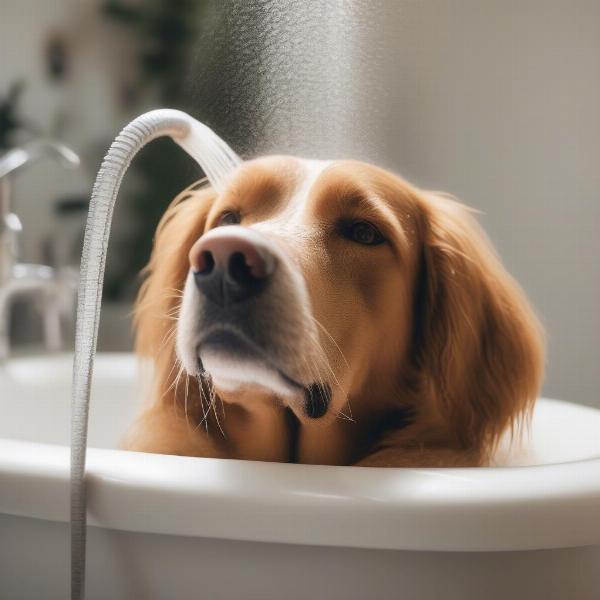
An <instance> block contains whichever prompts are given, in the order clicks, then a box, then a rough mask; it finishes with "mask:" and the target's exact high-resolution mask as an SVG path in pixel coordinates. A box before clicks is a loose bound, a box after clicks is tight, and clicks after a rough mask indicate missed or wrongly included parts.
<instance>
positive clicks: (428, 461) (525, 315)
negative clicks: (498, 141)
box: [123, 156, 544, 467]
mask: <svg viewBox="0 0 600 600" xmlns="http://www.w3.org/2000/svg"><path fill="white" fill-rule="evenodd" d="M145 276H146V279H145V281H144V283H143V285H142V287H141V291H140V294H139V298H138V301H137V304H136V309H135V326H136V329H137V338H136V339H137V341H136V349H137V352H138V353H139V354H140V355H141V356H142V357H145V358H149V359H151V360H150V362H151V364H152V369H153V384H152V390H151V391H150V393H149V395H148V398H147V400H146V402H145V404H144V406H143V409H142V411H141V412H140V414H139V416H138V418H137V419H136V420H135V422H134V423H133V424H132V426H131V428H130V429H129V431H128V433H127V434H126V437H125V440H124V442H123V447H124V448H126V449H129V450H135V451H143V452H157V453H165V454H178V455H186V456H203V457H221V458H238V459H248V460H262V461H279V462H297V463H307V464H329V465H360V466H376V467H451V466H452V467H463V466H465V467H466V466H484V465H487V464H489V463H490V460H491V459H492V457H493V454H494V452H495V450H496V447H497V445H498V442H499V440H500V439H501V437H503V436H505V435H508V433H510V432H512V433H514V432H515V431H516V430H517V429H518V428H519V424H520V423H523V422H526V421H527V417H528V415H530V413H531V410H532V407H533V405H534V403H535V400H536V398H537V395H538V392H539V390H540V385H541V380H542V375H543V365H544V339H543V331H542V328H541V326H540V324H539V322H538V319H537V318H536V316H535V314H534V312H533V310H532V308H531V307H530V305H529V303H528V301H527V299H526V297H525V295H524V293H523V292H522V290H521V289H520V287H519V286H518V285H517V283H516V282H515V281H514V279H513V278H512V277H511V276H510V275H509V274H508V273H507V271H506V270H505V268H504V267H503V266H502V264H501V262H500V260H499V259H498V257H497V256H496V254H495V252H494V250H493V248H492V246H491V244H490V242H489V241H488V240H487V238H486V236H485V234H484V233H483V231H482V230H481V228H480V227H479V225H478V223H477V221H476V220H475V219H474V217H473V216H472V211H471V210H470V209H468V208H467V207H466V206H464V205H462V204H461V203H459V202H458V201H456V200H454V199H453V198H451V197H449V196H447V195H444V194H440V193H433V192H428V191H424V190H421V189H418V188H417V187H415V186H413V185H411V184H410V183H408V182H407V181H405V180H403V179H402V178H400V177H399V176H396V175H394V174H392V173H390V172H388V171H386V170H383V169H381V168H378V167H375V166H372V165H369V164H365V163H361V162H357V161H350V160H341V161H316V160H306V159H300V158H294V157H287V156H270V157H263V158H259V159H255V160H250V161H246V162H244V163H242V164H241V166H239V167H238V168H237V169H236V170H235V171H234V173H233V174H232V175H231V177H230V180H229V181H228V183H227V187H226V189H225V191H224V192H223V193H221V194H217V193H216V192H215V191H213V190H212V189H211V188H210V187H208V186H206V185H199V184H197V185H195V186H192V187H190V188H189V189H187V190H185V191H184V192H182V193H181V194H180V195H179V196H178V197H177V198H176V199H175V200H174V201H173V203H172V204H171V206H170V207H169V209H168V210H167V212H166V214H165V215H164V217H163V219H162V221H161V223H160V224H159V227H158V229H157V233H156V238H155V242H154V248H153V252H152V256H151V259H150V262H149V265H148V267H147V269H146V272H145Z"/></svg>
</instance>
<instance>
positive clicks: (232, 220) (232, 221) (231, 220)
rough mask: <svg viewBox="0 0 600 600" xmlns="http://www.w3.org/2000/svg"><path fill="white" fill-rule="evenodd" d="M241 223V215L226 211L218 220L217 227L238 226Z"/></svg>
mask: <svg viewBox="0 0 600 600" xmlns="http://www.w3.org/2000/svg"><path fill="white" fill-rule="evenodd" d="M240 221H241V218H240V214H239V213H237V212H234V211H232V210H228V211H225V212H224V213H223V214H222V215H221V216H220V217H219V219H218V220H217V227H221V226H222V225H238V224H239V223H240Z"/></svg>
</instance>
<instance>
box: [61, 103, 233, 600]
mask: <svg viewBox="0 0 600 600" xmlns="http://www.w3.org/2000/svg"><path fill="white" fill-rule="evenodd" d="M162 136H170V137H171V138H172V139H173V140H174V141H175V142H176V143H177V144H178V145H179V146H181V147H182V148H183V149H184V150H185V151H186V152H187V153H188V154H190V156H192V158H194V159H195V160H196V162H198V164H199V165H200V167H202V170H203V171H204V173H205V174H206V176H207V178H208V181H209V183H210V184H211V185H212V186H213V188H214V189H215V190H216V191H217V192H221V191H222V189H223V186H224V184H225V182H226V180H227V178H228V176H229V175H230V173H231V172H232V171H233V170H234V169H235V168H236V167H237V166H238V165H239V164H240V162H241V160H240V158H239V157H238V156H237V155H236V154H235V152H233V150H231V148H229V146H228V145H227V144H226V143H225V142H224V141H223V140H222V139H221V138H219V137H218V136H217V135H216V134H215V133H214V132H213V131H212V130H211V129H210V128H208V127H206V126H205V125H203V124H202V123H200V122H198V121H196V120H195V119H193V118H192V117H191V116H189V115H188V114H186V113H184V112H181V111H177V110H170V109H159V110H154V111H151V112H148V113H145V114H143V115H141V116H140V117H138V118H137V119H135V120H133V121H132V122H131V123H129V125H127V126H126V127H125V128H124V129H123V131H121V133H120V134H119V135H118V136H117V138H116V139H115V141H114V142H113V143H112V145H111V147H110V149H109V151H108V153H107V155H106V157H105V158H104V161H103V162H102V165H101V167H100V170H99V171H98V175H97V177H96V181H95V183H94V188H93V191H92V197H91V200H90V207H89V213H88V218H87V224H86V230H85V238H84V244H83V254H82V257H81V275H80V277H81V278H80V282H79V297H78V304H77V326H76V332H75V360H74V365H73V388H72V404H71V599H72V600H83V598H84V594H85V551H86V521H87V508H86V487H85V461H86V448H87V430H88V413H89V402H90V389H91V381H92V374H93V368H94V356H95V354H96V342H97V338H98V324H99V319H100V306H101V301H102V284H103V281H104V269H105V265H106V252H107V247H108V240H109V236H110V227H111V221H112V215H113V209H114V205H115V201H116V198H117V193H118V191H119V187H120V185H121V181H122V180H123V176H124V175H125V172H126V171H127V168H128V167H129V165H130V163H131V161H132V159H133V158H134V156H135V155H136V154H137V153H138V152H139V150H140V149H141V148H142V147H144V146H145V145H146V144H147V143H148V142H150V141H151V140H154V139H156V138H158V137H162Z"/></svg>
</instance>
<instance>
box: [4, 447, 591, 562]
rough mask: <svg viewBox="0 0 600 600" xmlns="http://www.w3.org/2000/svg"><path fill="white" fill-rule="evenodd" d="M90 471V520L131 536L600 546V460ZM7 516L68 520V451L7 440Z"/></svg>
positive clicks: (120, 456) (217, 463)
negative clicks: (431, 466)
mask: <svg viewBox="0 0 600 600" xmlns="http://www.w3.org/2000/svg"><path fill="white" fill-rule="evenodd" d="M148 467H150V468H148ZM87 473H88V474H87V479H88V503H89V506H88V518H89V523H90V525H94V526H98V527H104V528H110V529H118V530H124V531H135V532H145V533H155V534H169V535H184V536H196V537H206V538H219V539H231V540H244V541H256V542H274V543H290V544H308V545H325V546H343V547H355V548H377V549H389V550H426V551H507V550H513V551H514V550H539V549H551V548H563V547H575V546H587V545H596V544H600V458H590V459H586V460H579V461H572V462H568V463H557V464H551V465H535V466H525V467H485V468H470V469H464V468H446V469H414V468H410V469H381V468H364V467H331V466H321V465H296V464H293V465H290V464H281V463H260V462H251V461H241V460H226V459H211V458H191V457H180V456H166V455H155V454H144V453H137V452H126V451H122V450H111V449H98V448H91V449H90V450H89V454H88V464H87ZM0 512H3V513H7V514H13V515H18V516H25V517H31V518H37V519H46V520H51V521H62V522H68V520H69V449H68V447H66V446H59V445H52V444H39V443H34V442H25V441H19V440H7V439H1V440H0ZM194 516H197V517H198V518H193V517H194Z"/></svg>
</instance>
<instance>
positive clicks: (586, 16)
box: [374, 0, 600, 406]
mask: <svg viewBox="0 0 600 600" xmlns="http://www.w3.org/2000/svg"><path fill="white" fill-rule="evenodd" d="M382 5H383V7H384V8H383V10H382V11H381V12H380V13H379V15H378V16H377V17H376V18H377V19H380V26H379V27H377V28H374V29H375V30H376V31H377V35H378V38H379V39H378V42H379V43H381V41H382V40H385V42H383V43H384V45H385V48H386V51H387V56H388V59H387V61H386V62H387V64H386V65H385V68H384V69H383V71H384V73H385V81H386V84H385V86H386V89H385V91H384V93H382V94H381V96H380V98H379V99H377V98H376V99H374V103H375V104H377V103H381V102H384V100H383V97H384V96H386V95H387V100H386V101H385V102H386V110H385V113H386V114H387V118H386V128H381V132H382V133H381V135H382V139H381V142H382V145H384V146H385V156H386V158H387V161H388V164H389V165H390V166H393V167H395V168H396V169H398V170H399V171H401V172H402V173H404V174H405V175H406V176H407V177H409V178H412V179H414V180H416V181H417V182H418V183H420V184H422V185H424V186H428V187H430V188H435V189H443V190H447V191H449V192H451V193H453V194H455V195H457V196H458V197H460V198H461V199H463V200H464V201H465V202H466V203H467V204H469V205H471V206H473V207H475V208H477V209H479V210H481V211H483V214H482V215H481V221H482V223H483V225H484V227H485V229H486V230H487V231H488V233H489V235H490V236H491V238H492V239H493V241H494V242H495V244H496V246H497V248H498V250H499V252H500V254H501V256H502V258H503V259H504V261H505V263H506V264H507V266H508V268H509V269H510V270H511V271H512V272H513V273H514V275H515V276H516V277H517V278H518V280H519V281H520V282H521V284H522V285H523V287H524V288H525V289H526V291H527V292H528V294H529V296H530V297H531V299H532V301H533V303H534V304H535V306H536V307H537V309H538V311H539V313H540V315H541V317H542V319H543V321H544V324H545V326H546V329H547V332H548V342H549V355H548V370H547V378H546V385H545V388H544V392H545V394H546V395H548V396H552V397H560V398H565V399H569V400H574V401H577V402H581V403H586V404H592V405H596V406H600V360H599V346H600V310H599V309H600V2H597V1H594V0H562V1H560V0H525V1H516V0H502V1H484V2H482V1H481V0H454V1H452V2H448V1H447V0H427V1H412V0H408V1H406V2H404V1H403V2H395V1H391V0H388V1H385V2H383V3H382Z"/></svg>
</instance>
